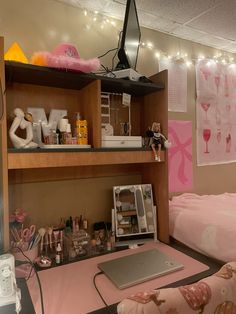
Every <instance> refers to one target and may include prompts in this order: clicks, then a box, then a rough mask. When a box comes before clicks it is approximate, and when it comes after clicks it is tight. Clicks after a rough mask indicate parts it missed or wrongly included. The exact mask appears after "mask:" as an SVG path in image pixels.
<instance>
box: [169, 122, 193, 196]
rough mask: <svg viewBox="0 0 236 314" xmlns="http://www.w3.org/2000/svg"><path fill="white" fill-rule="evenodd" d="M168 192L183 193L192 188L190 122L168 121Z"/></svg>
mask: <svg viewBox="0 0 236 314" xmlns="http://www.w3.org/2000/svg"><path fill="white" fill-rule="evenodd" d="M168 139H169V141H170V142H171V144H172V145H171V147H170V148H169V149H168V164H169V192H183V191H188V190H191V189H192V187H193V163H192V121H179V120H169V121H168Z"/></svg>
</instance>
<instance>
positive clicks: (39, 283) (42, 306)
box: [16, 247, 45, 314]
mask: <svg viewBox="0 0 236 314" xmlns="http://www.w3.org/2000/svg"><path fill="white" fill-rule="evenodd" d="M16 248H17V249H18V250H19V251H21V253H22V255H23V256H24V257H25V258H26V259H27V260H28V261H29V264H30V265H31V266H32V268H33V269H34V272H35V275H36V277H37V281H38V285H39V293H40V301H41V309H42V314H44V313H45V312H44V303H43V292H42V286H41V282H40V279H39V275H38V272H37V269H36V267H35V265H34V263H33V262H32V261H31V260H30V258H29V257H28V256H26V255H25V254H24V252H23V250H22V249H21V248H20V247H16ZM28 277H29V276H28ZM28 279H29V278H28ZM28 279H27V280H28Z"/></svg>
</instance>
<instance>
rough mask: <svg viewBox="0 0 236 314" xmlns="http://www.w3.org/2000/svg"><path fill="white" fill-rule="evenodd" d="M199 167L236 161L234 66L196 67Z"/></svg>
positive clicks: (206, 64)
mask: <svg viewBox="0 0 236 314" xmlns="http://www.w3.org/2000/svg"><path fill="white" fill-rule="evenodd" d="M196 87H197V99H196V113H197V114H196V117H197V164H198V166H204V165H211V164H223V163H230V162H235V161H236V67H235V65H233V64H230V65H229V64H221V63H216V62H215V61H213V60H207V59H204V60H201V61H198V63H197V64H196Z"/></svg>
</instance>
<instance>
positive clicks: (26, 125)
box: [9, 108, 38, 148]
mask: <svg viewBox="0 0 236 314" xmlns="http://www.w3.org/2000/svg"><path fill="white" fill-rule="evenodd" d="M14 114H15V116H16V117H15V118H14V120H13V122H12V125H11V127H10V130H9V136H10V139H11V141H12V144H13V146H14V147H15V148H36V147H38V144H36V143H34V142H33V128H32V116H31V115H30V114H26V115H25V114H24V112H23V110H21V109H20V108H16V109H15V110H14ZM19 127H20V128H21V129H22V130H24V129H25V130H26V138H25V139H24V138H21V137H19V136H18V135H16V130H17V129H18V128H19Z"/></svg>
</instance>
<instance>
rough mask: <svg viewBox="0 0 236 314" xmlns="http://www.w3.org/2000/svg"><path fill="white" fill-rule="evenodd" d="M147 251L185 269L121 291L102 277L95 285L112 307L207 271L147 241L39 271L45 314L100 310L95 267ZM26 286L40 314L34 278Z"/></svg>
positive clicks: (203, 265)
mask: <svg viewBox="0 0 236 314" xmlns="http://www.w3.org/2000/svg"><path fill="white" fill-rule="evenodd" d="M150 248H157V249H159V250H160V251H162V252H164V253H165V254H167V255H169V256H171V257H173V258H175V259H176V260H177V261H179V262H180V263H182V264H184V266H185V267H184V269H183V270H179V271H176V272H174V273H170V274H167V275H165V276H162V277H158V278H155V279H152V280H149V281H147V282H144V283H142V284H138V285H135V286H132V287H129V288H127V289H124V290H119V289H117V288H116V287H115V286H114V285H113V283H112V282H111V281H110V280H109V279H108V278H107V277H106V276H105V275H103V274H102V275H100V276H98V277H97V278H96V283H97V286H98V289H99V291H100V293H101V295H102V296H103V298H104V299H105V300H106V302H107V304H109V305H111V304H114V303H117V302H119V301H121V300H122V299H123V298H125V297H127V296H129V295H131V294H133V293H136V292H139V291H142V290H150V289H155V288H159V287H163V286H166V285H168V284H172V283H174V282H176V281H179V280H181V279H183V278H187V277H190V276H193V275H196V274H198V273H200V272H205V271H207V270H208V269H209V267H208V266H206V265H205V264H202V263H200V262H198V261H197V260H195V259H193V258H191V257H189V256H187V255H185V254H183V253H181V252H180V251H177V250H175V249H174V248H172V247H170V246H168V245H165V244H163V243H154V242H149V243H147V244H144V245H143V246H141V247H139V248H138V249H134V250H130V249H127V250H124V251H119V252H114V253H111V254H107V255H103V256H97V257H94V258H90V259H88V260H83V261H80V262H75V263H72V264H68V265H63V266H61V267H56V268H52V269H48V270H45V271H42V272H39V276H40V280H41V285H42V289H43V294H44V305H45V312H46V313H47V314H55V313H57V314H64V313H70V314H84V313H89V312H92V311H94V310H98V309H100V308H103V307H104V304H103V302H102V300H101V298H100V297H99V295H98V293H97V291H96V289H95V288H94V285H93V277H94V275H95V274H96V273H98V272H99V269H98V268H97V264H98V263H99V262H103V261H106V260H110V259H114V258H117V257H120V256H124V255H129V254H133V253H136V252H138V251H145V250H148V249H150ZM28 287H29V291H30V295H31V298H32V301H33V304H34V307H35V310H36V313H40V298H39V291H38V285H37V281H36V280H35V278H32V279H30V280H29V281H28Z"/></svg>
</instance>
